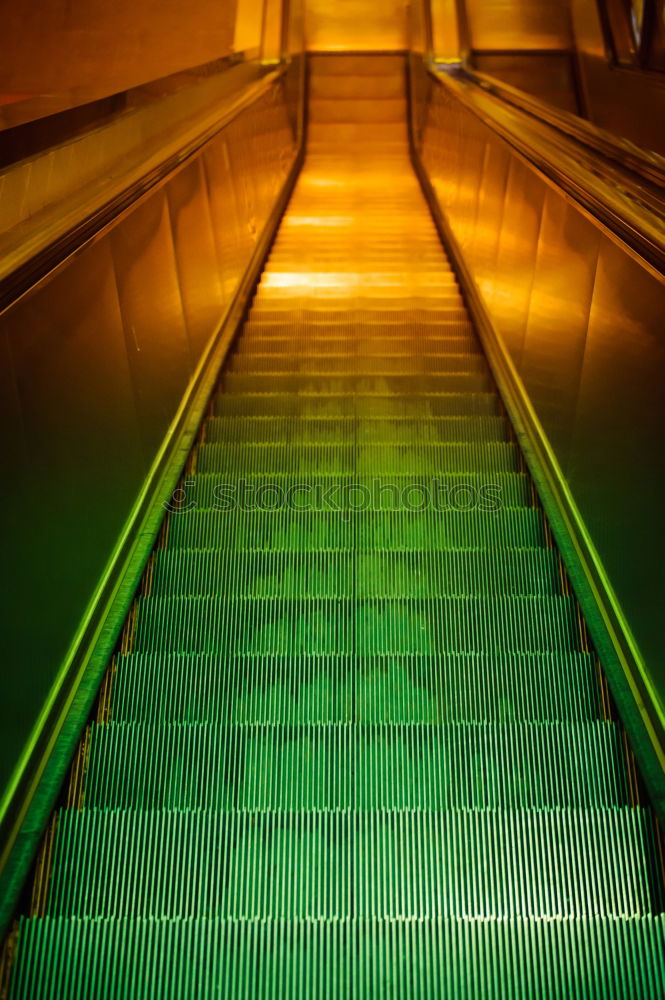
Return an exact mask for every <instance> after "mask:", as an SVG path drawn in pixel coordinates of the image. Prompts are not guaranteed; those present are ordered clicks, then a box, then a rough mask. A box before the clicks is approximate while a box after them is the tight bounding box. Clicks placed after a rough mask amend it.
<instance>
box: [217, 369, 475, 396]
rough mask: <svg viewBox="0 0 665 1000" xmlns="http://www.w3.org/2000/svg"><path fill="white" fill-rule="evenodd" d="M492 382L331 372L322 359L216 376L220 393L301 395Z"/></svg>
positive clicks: (460, 387)
mask: <svg viewBox="0 0 665 1000" xmlns="http://www.w3.org/2000/svg"><path fill="white" fill-rule="evenodd" d="M491 388H492V382H491V379H490V377H489V375H488V374H481V373H471V374H468V375H467V374H460V373H457V374H441V375H395V374H388V373H386V374H374V373H372V372H366V373H365V374H357V375H331V374H329V373H328V371H327V369H326V365H325V362H322V363H321V368H320V370H319V371H318V372H312V373H311V374H309V375H303V374H286V373H283V372H276V373H275V374H269V373H266V374H265V375H248V374H245V373H240V372H225V373H224V374H223V375H222V377H221V379H220V391H221V392H223V393H226V392H230V393H250V392H271V393H284V392H289V393H291V392H296V393H302V394H303V395H314V396H318V395H336V394H338V393H353V394H354V395H355V394H358V393H359V394H361V395H372V394H376V395H377V396H385V395H390V394H394V395H396V396H412V395H433V396H434V395H439V396H440V395H443V394H444V393H446V394H447V393H451V392H489V391H490V390H491Z"/></svg>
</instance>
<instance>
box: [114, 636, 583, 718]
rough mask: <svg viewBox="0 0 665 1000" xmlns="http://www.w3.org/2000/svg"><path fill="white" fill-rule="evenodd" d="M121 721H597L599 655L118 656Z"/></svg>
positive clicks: (117, 697)
mask: <svg viewBox="0 0 665 1000" xmlns="http://www.w3.org/2000/svg"><path fill="white" fill-rule="evenodd" d="M112 718H113V720H114V721H116V722H145V723H151V722H172V723H177V722H191V723H214V724H218V723H227V722H228V723H244V724H265V723H283V724H284V725H293V724H299V725H309V724H316V723H319V724H329V723H341V722H353V721H356V722H361V723H374V724H379V723H393V724H403V723H444V722H468V723H474V722H486V723H488V724H489V723H500V722H505V723H510V722H548V721H562V722H571V723H572V722H579V723H583V722H590V721H594V720H597V719H600V718H601V710H600V698H599V690H598V679H597V671H596V665H595V661H594V658H593V657H591V656H589V655H586V654H584V653H575V652H572V653H557V654H554V653H540V654H523V655H512V656H500V655H499V656H473V655H456V656H451V655H448V656H443V655H440V656H422V655H420V656H390V655H387V654H378V655H375V656H367V657H360V656H357V655H348V656H344V655H340V654H338V653H334V654H330V655H324V656H312V655H307V654H305V655H302V656H297V655H295V654H290V655H289V654H287V655H276V656H251V655H248V656H221V655H211V656H202V655H198V656H184V655H177V654H169V655H164V656H160V655H156V654H143V653H134V654H131V655H129V656H121V657H119V658H118V663H117V670H116V673H115V678H114V682H113V707H112Z"/></svg>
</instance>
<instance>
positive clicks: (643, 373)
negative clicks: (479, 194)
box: [565, 238, 665, 700]
mask: <svg viewBox="0 0 665 1000" xmlns="http://www.w3.org/2000/svg"><path fill="white" fill-rule="evenodd" d="M664 316H665V283H664V282H663V279H662V278H657V277H655V276H654V275H653V274H652V273H651V272H650V271H648V270H647V269H646V268H644V267H642V266H641V265H640V264H639V263H638V262H637V261H636V260H634V259H633V258H632V257H630V256H628V255H627V254H625V253H624V252H623V251H622V249H621V248H620V247H618V246H617V245H616V244H614V243H613V242H611V241H610V240H609V239H608V238H604V239H602V241H601V243H600V247H599V256H598V267H597V273H596V280H595V286H594V292H593V300H592V304H591V311H590V316H589V325H588V331H587V336H586V342H585V349H584V363H583V367H582V373H581V381H580V388H579V395H578V400H577V407H576V410H575V423H574V431H573V438H572V445H571V454H570V458H569V461H568V462H567V463H566V468H565V471H566V475H567V478H568V480H569V482H570V484H571V487H572V489H573V491H574V493H575V496H576V498H577V500H578V503H579V505H580V508H581V510H582V512H583V515H584V517H585V521H586V522H587V524H588V526H589V528H590V530H591V532H592V534H593V538H594V541H595V543H596V546H597V547H598V550H599V552H600V554H601V557H602V559H603V563H604V565H605V568H606V571H607V573H608V575H609V577H610V579H611V581H612V583H613V585H614V589H615V591H616V593H617V596H618V597H619V600H620V601H621V605H622V607H623V609H624V613H625V614H626V616H627V618H628V621H629V622H630V623H631V625H632V627H633V630H634V632H635V635H636V638H637V640H638V642H639V645H640V647H641V649H642V651H643V654H644V656H645V659H646V662H647V664H648V665H649V670H650V673H651V675H652V678H653V680H654V682H655V684H656V686H657V688H658V690H659V692H660V694H661V697H663V699H664V700H665V658H664V657H663V635H662V605H663V597H664V596H665V532H663V497H664V496H665V448H664V447H663V442H664V441H665V405H664V403H663V399H664V389H663V387H664V386H665V336H664V333H663V317H664Z"/></svg>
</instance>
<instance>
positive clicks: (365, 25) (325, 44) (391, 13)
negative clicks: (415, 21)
mask: <svg viewBox="0 0 665 1000" xmlns="http://www.w3.org/2000/svg"><path fill="white" fill-rule="evenodd" d="M305 34H306V42H307V48H308V49H309V50H310V51H313V52H331V51H332V52H334V51H345V50H346V51H349V52H374V51H378V52H389V51H394V50H403V49H406V48H407V41H408V40H407V32H406V2H405V0H381V2H380V3H377V2H376V0H306V15H305Z"/></svg>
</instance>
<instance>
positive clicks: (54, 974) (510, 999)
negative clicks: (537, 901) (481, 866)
mask: <svg viewBox="0 0 665 1000" xmlns="http://www.w3.org/2000/svg"><path fill="white" fill-rule="evenodd" d="M139 955H140V957H141V960H140V961H137V956H139ZM564 955H565V956H566V958H565V959H564V957H563V956H564ZM258 956H260V959H258V960H257V957H258ZM664 956H665V917H663V916H662V915H658V916H644V917H628V918H624V917H600V916H591V917H581V916H574V917H566V918H564V919H557V920H547V919H540V920H528V919H523V918H510V919H507V920H504V919H499V920H496V919H488V920H484V919H479V920H465V919H455V918H440V919H436V918H435V919H426V920H422V919H417V920H416V919H401V918H397V919H392V920H391V919H387V920H337V919H334V920H320V921H310V920H267V921H262V920H261V921H259V920H256V921H244V920H238V921H235V920H223V919H219V918H216V919H215V918H213V919H210V920H207V919H205V918H192V919H189V920H175V921H173V920H147V919H142V920H141V919H138V920H137V919H127V918H126V919H124V920H121V921H112V920H98V921H81V920H72V919H70V920H68V919H62V918H61V919H52V918H47V919H45V920H23V921H22V922H21V928H20V946H19V953H18V960H17V970H16V976H15V979H14V983H13V988H12V992H11V993H10V1000H34V998H35V997H38V996H40V997H41V996H43V997H56V996H57V997H58V998H59V1000H84V998H86V1000H87V998H89V997H90V995H91V994H90V992H89V990H90V984H91V969H92V968H93V967H94V968H96V970H97V971H96V974H95V977H94V983H95V985H96V989H97V991H98V992H97V995H98V996H99V995H104V996H113V997H118V998H119V1000H155V998H156V997H159V1000H183V998H184V997H196V998H197V1000H218V998H227V1000H255V998H266V1000H267V998H269V997H270V998H273V1000H274V998H277V997H292V996H298V997H301V998H302V1000H321V998H323V997H335V998H339V1000H346V998H348V997H352V996H367V997H370V996H373V997H376V996H381V997H392V998H397V997H401V998H404V1000H415V998H420V1000H425V998H428V1000H432V998H435V1000H439V998H440V1000H443V998H451V997H473V998H474V1000H496V998H497V997H501V998H506V1000H524V998H525V997H539V996H540V997H549V998H552V1000H570V998H571V997H578V998H591V997H607V998H611V1000H625V998H627V997H630V998H633V1000H651V998H654V997H659V996H664V995H665V958H664ZM63 970H68V974H66V975H63Z"/></svg>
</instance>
